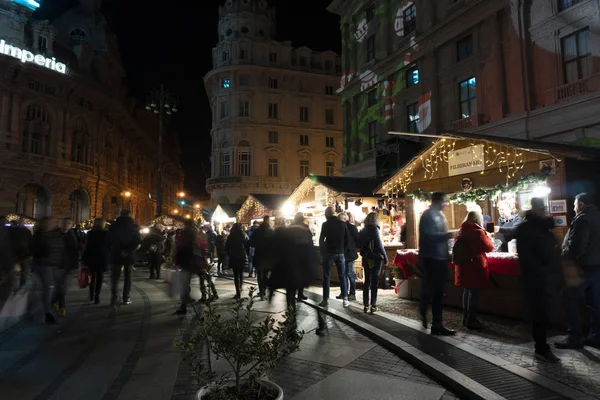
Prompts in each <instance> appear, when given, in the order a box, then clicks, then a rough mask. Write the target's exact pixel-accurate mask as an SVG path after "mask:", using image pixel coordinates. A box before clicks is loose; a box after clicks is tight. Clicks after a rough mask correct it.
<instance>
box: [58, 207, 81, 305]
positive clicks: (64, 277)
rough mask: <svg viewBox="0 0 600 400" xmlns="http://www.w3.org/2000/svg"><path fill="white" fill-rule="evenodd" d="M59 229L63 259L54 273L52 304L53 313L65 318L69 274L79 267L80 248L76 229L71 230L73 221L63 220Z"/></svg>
mask: <svg viewBox="0 0 600 400" xmlns="http://www.w3.org/2000/svg"><path fill="white" fill-rule="evenodd" d="M60 229H61V232H62V236H63V240H64V242H65V257H64V261H63V263H62V265H61V266H59V267H58V268H57V269H56V271H55V277H56V287H55V289H54V296H53V300H52V303H53V305H54V309H55V311H57V312H58V313H59V315H60V316H61V317H66V316H67V309H66V295H67V286H68V281H69V274H70V272H71V271H73V270H76V269H77V268H78V267H79V258H80V246H79V237H78V232H77V230H76V228H73V220H72V219H71V218H63V220H62V221H61V226H60Z"/></svg>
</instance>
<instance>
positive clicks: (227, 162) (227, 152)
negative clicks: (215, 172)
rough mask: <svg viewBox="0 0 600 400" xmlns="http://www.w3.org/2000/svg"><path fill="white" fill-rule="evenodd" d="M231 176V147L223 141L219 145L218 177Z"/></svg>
mask: <svg viewBox="0 0 600 400" xmlns="http://www.w3.org/2000/svg"><path fill="white" fill-rule="evenodd" d="M230 175H231V146H230V145H229V142H227V141H225V142H223V144H222V145H221V171H220V173H219V176H230Z"/></svg>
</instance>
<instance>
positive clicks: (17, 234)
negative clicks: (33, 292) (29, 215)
mask: <svg viewBox="0 0 600 400" xmlns="http://www.w3.org/2000/svg"><path fill="white" fill-rule="evenodd" d="M7 232H8V236H9V238H10V246H11V249H12V254H13V256H14V257H15V264H17V266H18V268H19V269H20V274H21V276H20V279H19V286H20V287H24V286H25V282H26V281H27V276H28V275H29V270H30V265H29V264H30V261H31V246H32V243H31V242H32V234H31V231H30V230H29V229H27V228H26V227H25V224H24V223H23V219H22V218H20V219H19V220H18V221H13V222H12V223H11V226H10V228H8V231H7Z"/></svg>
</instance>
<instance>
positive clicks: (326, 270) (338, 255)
mask: <svg viewBox="0 0 600 400" xmlns="http://www.w3.org/2000/svg"><path fill="white" fill-rule="evenodd" d="M325 218H327V221H325V222H323V226H322V227H321V236H320V237H319V250H320V251H321V255H322V256H323V301H322V302H321V303H320V304H319V305H320V306H321V307H327V306H328V305H329V287H330V284H331V283H330V280H331V268H332V267H333V263H334V262H335V265H336V267H337V271H338V276H339V279H340V290H341V292H342V299H343V305H344V307H349V306H350V303H349V302H348V285H347V281H346V260H345V258H344V253H345V252H346V249H347V248H348V242H349V235H348V229H347V228H346V224H345V223H343V222H342V221H340V220H339V218H337V217H336V216H335V215H334V211H333V208H332V207H327V208H326V209H325Z"/></svg>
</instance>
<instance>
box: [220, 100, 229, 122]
mask: <svg viewBox="0 0 600 400" xmlns="http://www.w3.org/2000/svg"><path fill="white" fill-rule="evenodd" d="M223 118H229V102H228V101H227V100H224V101H222V102H221V119H223Z"/></svg>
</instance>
